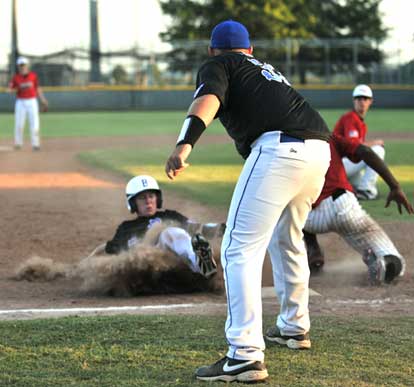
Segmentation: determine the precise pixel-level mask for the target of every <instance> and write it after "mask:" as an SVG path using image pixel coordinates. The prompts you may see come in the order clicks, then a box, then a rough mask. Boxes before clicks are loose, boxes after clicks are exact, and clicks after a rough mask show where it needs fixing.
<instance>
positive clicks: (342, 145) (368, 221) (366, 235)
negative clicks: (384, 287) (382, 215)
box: [304, 134, 405, 276]
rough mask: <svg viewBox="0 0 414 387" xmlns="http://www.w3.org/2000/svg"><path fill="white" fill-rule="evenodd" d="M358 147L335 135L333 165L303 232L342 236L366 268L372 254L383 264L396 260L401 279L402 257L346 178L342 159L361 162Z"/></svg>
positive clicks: (403, 267)
mask: <svg viewBox="0 0 414 387" xmlns="http://www.w3.org/2000/svg"><path fill="white" fill-rule="evenodd" d="M359 146H360V144H359V143H358V142H355V141H351V140H349V139H347V138H344V137H340V136H337V135H335V134H333V135H332V138H331V140H330V147H331V164H330V166H329V168H328V171H327V172H326V176H325V184H324V186H323V188H322V192H321V194H320V196H319V198H318V199H317V201H316V202H315V203H314V204H313V209H312V211H311V212H310V213H309V216H308V219H307V221H306V224H305V227H304V231H306V232H308V233H312V234H323V233H328V232H335V233H337V234H339V235H340V236H341V237H342V238H343V239H344V240H345V241H346V242H347V243H348V244H349V245H350V246H351V247H352V248H354V249H355V250H356V251H358V252H359V253H360V254H361V256H362V259H363V261H364V262H365V263H366V264H367V265H368V263H367V261H366V257H367V254H368V253H369V252H372V253H373V254H374V255H375V257H376V258H377V259H378V260H380V261H383V260H384V259H385V257H387V256H393V257H395V259H398V260H399V261H400V263H401V271H400V272H399V273H398V275H399V276H402V275H403V274H404V271H405V260H404V258H403V256H402V255H401V254H400V253H399V251H398V250H397V249H396V247H395V246H394V244H393V242H392V241H391V240H390V238H389V237H388V235H387V234H386V233H385V231H384V230H383V229H382V228H381V226H380V225H379V224H378V223H377V222H376V221H375V220H374V219H372V218H371V216H370V215H369V214H368V213H367V212H365V210H364V209H363V208H362V207H361V205H360V204H359V201H358V200H357V198H356V196H355V194H354V190H353V187H352V185H351V184H350V182H349V181H348V178H347V176H346V171H345V168H344V164H343V158H344V157H346V158H347V160H351V161H350V162H355V163H358V162H361V159H360V158H358V156H357V155H356V154H355V152H356V150H357V148H358V147H359Z"/></svg>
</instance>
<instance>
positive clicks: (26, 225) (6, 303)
mask: <svg viewBox="0 0 414 387" xmlns="http://www.w3.org/2000/svg"><path fill="white" fill-rule="evenodd" d="M394 136H395V139H399V140H400V139H401V138H402V137H403V136H404V135H403V134H394ZM174 140H175V137H169V136H165V137H163V139H162V142H164V141H165V143H169V144H173V143H174ZM203 141H204V142H217V141H221V142H223V141H227V139H226V137H222V136H210V137H205V138H204V139H203ZM159 144H160V137H156V138H155V137H108V138H105V137H100V138H91V137H84V138H64V139H62V138H60V139H46V140H44V141H43V144H42V150H41V151H40V152H32V151H31V150H30V148H29V147H26V148H24V149H23V150H20V151H13V150H11V149H10V150H8V148H7V144H6V142H5V141H2V143H1V144H0V145H2V151H1V152H0V163H1V165H2V169H1V173H0V193H1V203H2V216H1V218H0V233H1V244H0V309H1V310H9V309H21V308H63V307H71V306H76V307H90V306H102V307H103V306H114V305H115V306H125V305H129V306H131V305H135V306H138V305H156V304H181V303H183V304H188V303H196V304H198V305H199V306H198V307H194V308H191V309H185V310H184V309H183V310H182V311H180V313H198V314H201V313H225V307H224V306H223V305H224V304H225V297H224V296H223V295H216V294H192V295H188V294H187V295H174V296H173V295H171V296H166V295H163V296H146V297H143V296H142V297H133V298H114V297H108V296H103V295H99V294H85V293H83V292H82V291H81V290H80V283H79V281H77V280H75V279H71V280H68V279H58V280H55V281H49V282H47V281H43V282H37V281H32V282H30V281H15V280H13V279H11V277H12V276H13V275H14V273H15V270H16V269H17V267H18V266H19V265H20V264H21V263H23V262H24V261H26V260H27V259H28V258H30V257H32V256H40V257H45V258H50V259H53V260H54V261H55V262H56V263H64V264H66V263H75V262H77V261H79V260H80V259H82V258H83V257H85V256H87V255H88V254H89V253H90V252H91V251H92V250H93V249H94V248H95V247H96V246H97V245H98V244H101V243H103V242H105V241H107V240H108V239H110V238H111V237H112V236H113V233H114V232H115V228H116V226H117V225H118V224H119V223H120V222H121V221H122V220H124V219H125V218H127V217H129V216H130V215H129V214H128V212H127V210H126V208H125V203H124V186H125V183H126V179H125V178H124V177H120V176H118V175H116V174H112V173H109V172H106V171H103V170H98V169H94V168H91V167H89V166H86V165H83V164H81V163H80V162H79V161H78V160H77V158H76V154H77V153H79V152H80V151H87V150H93V149H102V148H116V147H119V148H125V147H133V148H134V149H137V148H139V147H148V146H152V145H159ZM132 151H134V150H132ZM166 156H167V155H166ZM408 194H409V195H412V193H408ZM165 207H166V208H174V209H178V210H179V211H180V212H182V213H183V214H185V215H187V216H189V217H191V218H193V219H197V220H199V221H201V222H208V221H213V222H215V221H217V222H223V221H225V214H223V213H222V211H219V210H218V209H215V208H209V207H206V206H201V205H199V204H197V203H194V202H191V201H189V200H186V199H183V198H180V197H178V196H177V195H174V194H173V193H168V195H166V197H165ZM390 211H394V212H395V218H394V219H395V221H393V222H387V223H381V225H382V226H383V227H384V229H385V230H386V232H387V233H388V234H389V236H390V237H391V239H392V240H393V241H394V243H395V244H396V246H397V248H398V249H399V250H400V252H401V253H402V254H403V255H404V256H405V258H406V260H407V271H406V275H405V277H404V278H401V279H400V280H399V281H398V282H396V283H393V284H391V285H387V286H381V287H371V286H369V285H368V283H367V278H366V269H365V267H364V265H363V263H362V262H361V259H360V257H359V256H358V254H357V253H356V252H354V251H353V250H351V249H350V248H349V247H348V246H347V245H346V244H345V243H344V242H343V241H342V240H341V239H340V238H339V237H337V236H336V235H334V234H329V235H324V236H322V237H321V238H320V241H321V244H322V245H323V247H324V248H325V251H326V256H327V258H326V265H325V270H324V272H323V273H322V274H320V275H318V276H313V277H311V288H312V289H314V290H316V291H317V292H318V293H320V294H321V296H319V297H312V298H311V304H310V307H311V312H312V313H323V314H347V315H349V314H351V315H352V314H358V315H361V314H364V315H387V314H390V313H393V314H394V315H395V314H400V315H414V251H413V250H414V249H413V248H412V247H413V241H412V235H413V234H414V219H413V222H404V223H402V222H398V212H397V211H396V209H395V208H392V209H390ZM270 273H271V268H270V264H269V262H268V261H266V263H265V270H264V278H263V283H264V285H266V286H271V284H272V279H271V274H270ZM264 308H265V312H269V313H270V312H272V313H276V311H277V302H276V300H275V299H266V300H265V303H264Z"/></svg>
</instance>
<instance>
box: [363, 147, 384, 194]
mask: <svg viewBox="0 0 414 387" xmlns="http://www.w3.org/2000/svg"><path fill="white" fill-rule="evenodd" d="M371 149H372V150H373V151H374V152H375V153H376V154H377V156H378V157H379V158H380V159H381V160H384V158H385V149H384V147H383V146H381V145H374V146H372V147H371ZM377 180H378V173H377V172H375V171H374V170H373V169H372V168H371V167H369V166H368V165H367V166H366V167H365V170H364V173H363V175H362V177H361V181H360V183H359V185H358V187H357V188H358V189H360V190H363V191H369V192H370V193H372V196H374V197H376V196H377V195H378V189H377Z"/></svg>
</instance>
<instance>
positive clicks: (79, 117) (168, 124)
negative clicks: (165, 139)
mask: <svg viewBox="0 0 414 387" xmlns="http://www.w3.org/2000/svg"><path fill="white" fill-rule="evenodd" d="M345 111H346V109H341V110H339V109H323V110H320V113H321V114H322V116H323V117H324V118H325V120H326V121H327V123H328V125H329V127H330V128H331V129H332V128H333V127H334V125H335V123H336V121H337V120H338V118H339V117H340V116H341V115H342V114H343V113H345ZM40 117H41V118H40V119H41V133H42V136H43V137H67V136H127V135H134V136H136V135H149V134H155V135H163V134H167V133H168V134H177V135H178V133H179V131H180V129H181V125H182V122H183V119H184V117H185V112H176V111H174V112H171V111H169V112H165V111H164V112H162V111H161V112H87V113H85V112H82V113H53V112H49V113H47V114H42V115H41V116H40ZM216 121H217V122H214V123H213V125H211V126H210V127H209V128H208V130H207V132H206V133H207V134H217V133H220V134H221V133H225V131H224V129H223V128H222V127H221V125H220V124H219V122H218V120H216ZM0 122H1V125H0V138H2V137H7V138H10V137H11V136H12V132H13V127H14V123H13V122H14V119H13V115H12V114H0ZM413 122H414V110H412V109H405V110H404V109H399V110H397V109H396V110H389V109H375V108H374V109H372V110H371V111H370V112H369V113H368V115H367V124H368V127H369V130H370V131H371V132H376V131H381V132H383V131H386V132H400V131H414V127H413Z"/></svg>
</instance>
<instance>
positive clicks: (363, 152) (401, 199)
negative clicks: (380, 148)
mask: <svg viewBox="0 0 414 387" xmlns="http://www.w3.org/2000/svg"><path fill="white" fill-rule="evenodd" d="M355 155H356V156H357V157H359V158H360V159H362V160H364V161H365V162H366V163H367V164H368V165H369V166H370V167H371V168H372V169H373V170H374V171H375V172H377V173H378V174H379V175H380V176H381V177H382V179H383V180H384V181H385V182H386V183H387V185H388V187H389V188H390V192H389V194H388V197H387V201H386V203H385V207H388V206H389V205H390V203H391V202H392V201H395V202H396V203H397V206H398V211H399V213H400V214H402V209H401V205H403V206H404V207H405V209H406V210H407V212H408V213H409V214H413V213H414V209H413V206H412V205H411V204H410V202H409V201H408V199H407V197H406V196H405V194H404V192H403V191H402V189H401V187H400V184H399V183H398V181H397V179H396V178H395V177H394V175H393V174H392V173H391V171H390V170H389V168H388V167H387V166H386V164H385V163H384V162H383V161H382V160H381V159H380V158H379V157H378V156H377V155H376V153H375V152H374V151H372V150H371V148H369V147H367V146H365V145H360V146H359V147H358V148H357V149H356V151H355Z"/></svg>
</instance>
